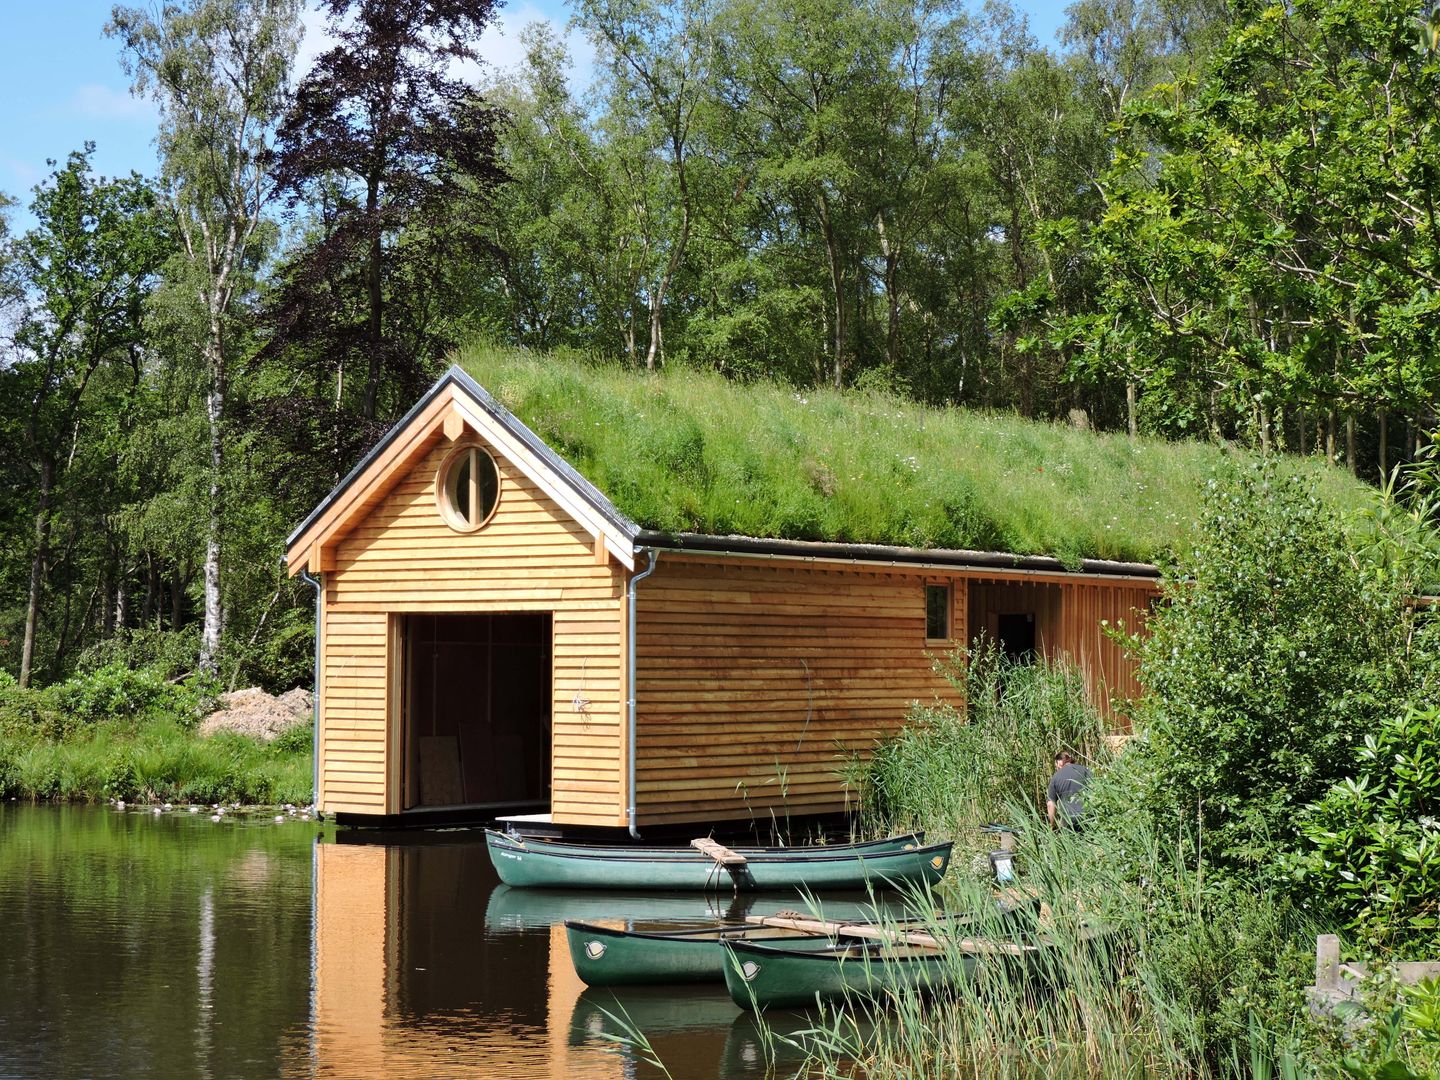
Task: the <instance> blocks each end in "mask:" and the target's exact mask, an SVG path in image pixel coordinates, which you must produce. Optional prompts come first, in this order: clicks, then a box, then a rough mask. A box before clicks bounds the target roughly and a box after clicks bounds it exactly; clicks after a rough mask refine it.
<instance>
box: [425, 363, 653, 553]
mask: <svg viewBox="0 0 1440 1080" xmlns="http://www.w3.org/2000/svg"><path fill="white" fill-rule="evenodd" d="M450 401H451V403H452V404H453V406H454V408H455V410H456V411H457V412H458V413H459V414H460V415H461V416H462V417H463V418H464V420H465V423H466V425H467V426H468V427H469V428H470V429H471V430H472V431H474V432H475V433H476V434H478V435H481V436H483V437H484V438H485V440H486V441H487V442H489V443H490V445H491V446H493V447H495V449H496V450H498V451H500V453H501V455H502V456H503V457H505V458H506V459H507V460H508V461H510V462H512V463H513V464H514V465H515V466H516V467H517V468H518V469H520V470H521V471H522V472H524V473H525V475H526V476H528V477H529V478H530V480H531V481H532V482H533V483H534V484H535V486H536V487H538V488H539V489H540V490H541V491H543V492H544V493H545V494H546V495H548V496H549V497H550V498H551V499H552V500H553V501H554V502H555V503H556V505H558V506H559V507H560V508H561V509H562V510H564V511H565V513H567V514H569V515H570V517H572V518H574V520H575V521H576V522H577V523H578V524H579V525H580V526H581V527H582V528H584V529H585V531H586V532H588V533H589V534H590V535H591V536H592V537H594V538H595V539H596V540H597V541H598V540H600V539H602V538H603V539H604V542H605V548H606V550H608V551H609V552H610V554H611V555H613V556H614V557H615V559H616V561H617V562H619V563H620V565H621V566H623V567H625V569H626V570H634V569H635V549H634V547H633V545H632V544H631V542H630V539H629V537H625V536H622V535H620V534H619V533H618V532H616V531H615V530H614V529H613V528H612V527H611V526H610V523H609V522H607V521H606V520H605V519H604V518H603V517H601V516H600V515H599V514H598V513H596V512H595V511H594V509H592V508H591V507H590V506H589V505H588V504H587V503H586V502H585V500H583V499H581V498H579V497H578V496H577V495H576V493H575V491H574V489H572V488H571V487H570V485H569V484H567V483H566V482H565V481H564V480H563V479H562V478H561V477H559V476H557V475H556V474H555V473H554V471H553V470H551V468H550V467H549V466H548V465H546V464H545V462H543V461H541V460H540V459H538V458H537V457H536V456H535V455H534V454H532V453H531V452H530V449H529V448H528V447H526V446H525V445H524V444H523V443H521V442H520V441H519V440H518V439H516V438H515V437H514V436H513V435H512V434H511V433H510V432H509V431H507V430H505V428H504V427H503V426H502V425H500V424H497V423H496V422H495V421H494V420H492V419H491V417H490V416H489V415H488V414H487V413H485V412H484V411H483V410H481V409H477V408H475V407H474V405H473V404H472V403H471V402H470V400H469V399H468V397H467V396H466V395H465V394H464V392H463V391H460V390H457V389H454V388H452V389H451V398H450Z"/></svg>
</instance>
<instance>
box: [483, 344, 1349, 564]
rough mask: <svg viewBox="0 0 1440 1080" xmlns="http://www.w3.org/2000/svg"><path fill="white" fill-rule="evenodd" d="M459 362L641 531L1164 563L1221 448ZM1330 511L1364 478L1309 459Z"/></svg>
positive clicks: (506, 354) (559, 364)
mask: <svg viewBox="0 0 1440 1080" xmlns="http://www.w3.org/2000/svg"><path fill="white" fill-rule="evenodd" d="M459 362H460V364H461V365H462V366H463V367H464V368H465V369H466V370H467V371H468V372H469V373H470V374H471V375H473V376H474V377H475V378H476V379H477V380H478V381H479V382H480V383H481V384H482V385H483V386H485V387H486V388H487V389H488V390H489V391H490V392H491V393H492V394H494V395H495V396H496V398H497V399H498V400H499V401H500V402H501V403H503V404H504V405H505V406H506V407H507V408H509V409H510V410H511V411H512V412H514V413H515V414H516V415H517V416H518V417H519V418H520V419H521V420H522V421H524V422H525V423H526V424H527V425H529V426H530V427H531V428H532V429H533V430H534V431H535V432H536V433H537V434H538V435H539V436H540V437H541V438H543V439H544V440H545V441H546V442H547V443H549V444H550V445H551V446H552V447H554V448H555V449H556V450H557V451H558V452H559V453H561V454H562V455H563V456H564V457H565V458H566V459H567V460H568V461H570V462H571V463H572V464H573V465H574V466H575V467H576V468H577V469H579V470H580V472H581V473H583V474H584V475H585V476H586V478H587V479H589V480H590V481H591V482H592V483H594V484H595V485H596V486H597V487H599V488H600V490H601V491H603V492H604V493H605V494H606V495H607V496H608V497H609V498H610V499H611V500H612V501H613V502H614V503H615V504H616V505H617V506H618V507H619V508H620V509H621V510H622V511H623V512H624V513H626V514H627V515H629V516H630V517H631V518H633V519H634V520H635V521H636V522H638V523H639V524H641V525H642V526H645V527H647V528H654V529H661V530H671V531H696V532H705V533H713V534H721V535H725V534H740V535H748V536H764V537H779V538H786V539H796V540H830V541H844V542H855V543H880V544H900V545H908V546H915V547H943V548H975V549H985V550H998V551H1013V552H1018V553H1021V554H1045V555H1053V556H1056V557H1059V558H1061V559H1064V560H1067V561H1074V560H1078V559H1081V558H1105V559H1139V560H1145V561H1153V560H1156V559H1159V558H1162V557H1163V556H1164V555H1165V554H1166V553H1168V552H1171V551H1174V550H1177V549H1178V548H1181V547H1183V546H1184V544H1185V542H1186V540H1187V539H1188V538H1189V537H1190V534H1191V530H1192V529H1193V527H1194V522H1195V518H1196V512H1197V509H1198V506H1199V501H1200V497H1201V492H1202V490H1203V488H1204V486H1205V483H1206V481H1208V480H1209V479H1210V477H1211V476H1212V475H1213V474H1214V473H1215V471H1216V468H1217V466H1219V465H1220V464H1221V463H1222V461H1224V460H1225V459H1226V458H1227V456H1229V457H1238V456H1243V455H1237V454H1233V453H1231V452H1228V451H1225V450H1222V449H1220V448H1218V447H1216V446H1214V445H1211V444H1206V443H1198V442H1166V441H1162V440H1158V439H1133V440H1132V439H1129V438H1126V437H1125V436H1123V435H1100V434H1095V433H1093V432H1087V431H1079V430H1076V429H1074V428H1072V427H1068V426H1065V425H1061V424H1053V423H1036V422H1031V421H1025V420H1021V419H1019V418H1017V417H1015V416H1010V415H999V414H985V413H976V412H968V411H963V410H958V409H936V408H930V407H927V406H923V405H918V404H916V403H914V402H911V401H906V400H904V399H901V398H898V397H894V396H891V395H889V394H885V393H879V392H865V391H858V390H850V391H846V392H844V393H836V392H831V391H820V390H806V391H804V392H803V393H800V392H796V391H795V390H793V389H792V388H790V387H784V386H779V385H775V384H772V383H764V382H756V383H750V384H737V383H735V382H733V381H729V380H726V379H724V378H721V377H720V376H718V375H713V374H709V373H705V372H700V371H693V370H685V369H668V370H667V371H665V372H664V373H662V374H656V375H649V376H641V375H637V374H635V373H634V372H631V371H628V370H626V369H623V368H618V367H616V366H614V365H608V366H601V365H588V364H585V363H583V362H579V361H575V360H572V359H567V358H565V357H561V356H553V355H550V356H543V357H540V356H534V355H531V354H528V353H523V352H518V351H515V350H504V349H492V348H487V347H476V348H472V349H470V350H468V351H465V352H463V353H462V355H461V357H460V360H459ZM1283 467H1284V468H1285V469H1287V470H1294V471H1299V472H1303V473H1306V474H1307V475H1311V476H1313V477H1314V478H1315V480H1316V483H1317V485H1318V487H1319V490H1320V491H1321V493H1322V496H1323V498H1324V499H1325V500H1326V502H1327V503H1328V504H1329V505H1331V506H1332V507H1333V508H1335V509H1336V510H1342V509H1345V508H1351V507H1355V506H1359V505H1361V504H1363V503H1366V502H1367V501H1368V500H1369V498H1370V496H1369V494H1368V493H1367V491H1366V489H1365V488H1364V486H1363V485H1361V484H1359V483H1358V482H1356V481H1355V480H1354V479H1353V478H1351V477H1350V476H1349V474H1348V473H1345V472H1343V471H1341V470H1338V469H1334V468H1327V467H1325V466H1324V465H1323V463H1320V462H1319V461H1317V460H1315V459H1308V460H1307V459H1303V458H1287V459H1286V460H1285V462H1284V466H1283Z"/></svg>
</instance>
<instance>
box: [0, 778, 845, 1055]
mask: <svg viewBox="0 0 1440 1080" xmlns="http://www.w3.org/2000/svg"><path fill="white" fill-rule="evenodd" d="M391 835H392V838H393V834H391ZM784 906H789V907H794V906H797V904H796V902H795V901H793V900H791V901H786V900H784V899H780V898H776V899H774V900H765V899H762V900H759V901H753V902H751V901H735V900H734V898H732V897H729V896H723V897H705V896H700V895H685V894H670V895H663V894H662V895H655V896H636V895H629V896H627V895H616V894H607V893H586V892H559V891H554V890H525V889H512V888H509V887H508V886H506V885H503V884H500V883H499V881H498V880H497V879H496V877H495V873H494V870H493V869H492V868H491V866H490V860H489V858H488V856H487V855H486V853H485V846H484V842H483V836H482V834H480V833H478V832H455V833H440V834H430V835H429V836H427V837H424V838H420V837H411V836H405V837H402V838H401V840H400V841H399V842H375V841H373V840H372V839H371V838H370V837H368V836H366V835H365V834H361V833H353V832H344V831H342V832H340V833H338V834H337V833H336V832H335V831H334V830H332V829H325V830H317V828H316V826H315V825H313V824H305V823H302V822H298V821H286V822H284V823H281V824H277V823H274V822H273V821H271V820H270V819H269V818H260V819H258V820H256V819H250V820H225V821H221V822H219V823H216V822H212V821H211V820H210V818H209V814H208V811H207V812H206V813H202V814H190V813H186V812H184V811H183V809H182V810H181V811H178V812H176V811H172V812H169V813H164V814H159V815H157V814H154V813H152V812H150V810H149V809H148V808H142V809H140V810H138V811H137V810H130V809H127V810H125V811H118V810H115V809H112V808H98V807H69V806H65V807H49V806H42V807H31V806H21V805H18V804H14V803H8V804H4V805H0V1078H4V1080H10V1078H22V1077H23V1078H26V1080H29V1078H46V1080H48V1078H51V1077H65V1078H69V1077H77V1078H78V1077H111V1076H127V1077H128V1076H164V1077H190V1076H193V1077H200V1078H206V1080H209V1078H216V1080H219V1078H222V1077H269V1076H285V1077H292V1076H293V1077H450V1076H477V1077H495V1078H509V1077H538V1078H550V1077H554V1078H560V1077H575V1078H577V1080H592V1078H593V1080H602V1078H619V1077H650V1076H660V1075H663V1074H662V1073H660V1072H659V1071H658V1070H656V1069H655V1068H653V1067H652V1066H650V1065H649V1064H648V1063H647V1062H646V1061H645V1060H644V1055H643V1054H641V1053H639V1052H636V1051H629V1052H627V1051H626V1050H625V1048H624V1047H619V1046H617V1044H616V1043H615V1042H614V1040H613V1038H607V1035H609V1036H613V1035H615V1034H616V1033H617V1029H616V1025H615V1023H614V1021H613V1020H612V1019H611V1018H610V1017H611V1016H613V1015H615V1014H617V1013H619V1012H621V1011H622V1010H623V1012H624V1013H625V1014H627V1015H628V1016H629V1017H630V1019H631V1021H632V1022H633V1024H634V1025H635V1026H636V1027H637V1028H639V1029H640V1030H641V1031H643V1032H644V1034H645V1035H646V1037H647V1039H648V1040H649V1042H650V1044H651V1046H652V1048H653V1052H654V1053H655V1054H656V1055H657V1056H658V1057H659V1059H660V1060H661V1061H663V1062H664V1063H665V1066H666V1068H667V1069H668V1070H669V1072H670V1074H671V1075H672V1076H674V1077H675V1078H676V1080H688V1078H691V1077H694V1078H697V1080H698V1078H702V1077H703V1078H710V1077H761V1076H764V1075H766V1066H765V1053H764V1049H763V1042H762V1039H761V1036H760V1033H759V1031H758V1030H757V1028H756V1025H755V1023H754V1021H753V1020H752V1019H751V1018H750V1017H749V1016H748V1014H742V1013H741V1012H740V1011H739V1010H738V1009H737V1008H735V1006H734V1005H733V1004H732V1003H731V1002H730V1000H729V998H728V997H727V996H726V994H725V991H724V988H723V987H717V988H714V989H710V988H697V989H688V988H675V987H668V988H659V989H657V990H655V991H650V992H646V991H641V990H630V991H622V992H619V993H618V996H617V993H615V992H611V991H603V992H597V991H594V990H587V989H586V988H585V987H584V985H583V984H582V983H581V982H580V981H579V980H578V979H577V978H576V976H575V973H574V970H573V968H572V966H571V963H570V957H569V952H568V949H567V947H566V943H565V933H564V928H563V927H562V925H561V923H562V921H563V920H564V919H567V918H578V919H586V920H589V921H600V922H606V923H609V924H610V925H617V926H618V925H624V924H625V923H626V922H628V921H630V920H635V921H637V922H646V923H653V924H661V923H686V922H693V921H700V920H705V919H714V918H716V917H719V916H731V917H734V916H739V915H743V914H746V913H753V912H756V911H760V912H763V911H765V910H775V909H777V908H779V907H784ZM836 914H841V912H839V911H836ZM607 1014H609V1015H607ZM772 1022H776V1023H777V1025H778V1026H779V1027H780V1028H781V1029H782V1030H783V1029H786V1028H790V1029H798V1028H800V1027H803V1026H805V1024H806V1023H807V1022H808V1021H807V1019H806V1018H805V1017H804V1016H803V1015H800V1014H797V1015H793V1016H781V1017H775V1018H772Z"/></svg>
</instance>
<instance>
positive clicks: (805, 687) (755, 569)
mask: <svg viewBox="0 0 1440 1080" xmlns="http://www.w3.org/2000/svg"><path fill="white" fill-rule="evenodd" d="M927 584H946V585H949V587H950V595H951V607H950V626H951V633H952V635H954V637H953V638H952V640H951V641H949V642H947V641H929V640H927V639H926V637H925V632H926V610H925V586H926V585H927ZM1155 593H1156V590H1155V588H1154V587H1152V586H1150V585H1149V584H1147V583H1145V582H1133V583H1132V582H1129V581H1110V580H1105V581H1090V580H1085V579H1065V578H1055V579H1049V578H1047V579H1046V580H1043V581H1041V580H1036V579H1034V578H1032V577H1026V578H1017V577H1007V576H1005V575H1001V574H995V573H994V572H993V571H990V572H977V571H974V570H970V571H965V570H956V571H943V570H939V571H937V570H935V569H933V568H928V567H927V568H915V569H913V570H907V569H900V568H895V569H890V568H887V569H884V570H878V569H877V570H867V569H864V568H845V567H837V566H835V565H833V564H811V565H804V566H799V565H795V564H794V563H790V564H787V563H785V562H784V561H782V560H775V561H773V562H762V561H758V560H743V559H726V558H725V557H724V556H686V555H680V554H677V553H673V552H667V553H665V554H664V555H663V556H662V557H661V560H660V565H659V569H658V570H657V571H656V572H655V574H654V575H653V576H652V577H650V578H648V579H647V580H646V581H644V582H643V583H642V584H641V586H640V589H639V599H638V612H637V623H638V625H637V628H636V652H637V676H636V688H637V700H638V705H637V708H638V730H637V764H636V788H637V802H638V804H639V818H640V821H641V823H642V824H645V823H649V824H662V823H680V822H687V821H697V822H701V821H710V820H723V819H726V818H737V817H747V816H750V815H759V816H768V815H769V814H770V813H776V814H784V813H791V814H801V813H820V812H829V811H834V810H841V809H845V808H846V807H847V806H849V805H852V804H853V795H852V793H850V792H847V791H846V790H845V787H844V784H843V782H842V780H841V779H840V775H839V774H840V770H841V767H842V765H843V763H844V761H845V760H846V759H847V758H848V757H850V756H854V755H859V756H862V757H863V756H865V755H867V754H868V753H869V752H870V750H871V749H872V748H873V746H874V744H875V740H876V738H877V737H878V736H882V735H884V734H887V733H889V732H892V731H894V730H895V729H896V728H897V727H898V726H899V725H900V724H901V723H902V722H903V720H904V717H905V714H906V713H907V711H908V709H909V706H910V703H911V702H913V701H916V700H921V701H928V700H934V699H935V698H937V697H938V698H942V699H945V700H949V701H951V702H952V703H954V704H957V705H959V704H961V702H960V701H959V700H958V698H957V695H956V694H955V693H954V691H953V689H952V688H951V687H950V686H949V684H948V683H946V682H945V681H944V680H942V679H940V678H938V677H937V676H936V675H935V674H934V673H933V671H932V669H931V657H932V656H933V655H935V654H936V653H938V652H942V651H944V650H945V649H947V648H949V647H952V646H953V645H954V644H958V643H959V641H961V640H965V639H969V638H972V637H974V636H979V635H982V634H984V633H987V632H988V633H993V632H994V629H995V628H994V626H992V625H991V624H992V623H995V622H996V620H997V617H998V616H999V615H1004V614H1014V613H1024V612H1030V613H1033V614H1034V615H1035V624H1036V625H1035V629H1036V635H1035V636H1036V647H1037V649H1038V650H1039V651H1041V652H1043V653H1045V654H1046V655H1050V656H1064V657H1066V658H1067V659H1069V660H1070V661H1071V662H1073V663H1075V664H1077V665H1079V666H1080V667H1081V668H1082V669H1083V670H1084V672H1085V675H1086V679H1087V683H1088V685H1089V688H1090V692H1091V695H1092V698H1093V699H1094V700H1095V701H1096V703H1097V704H1098V705H1099V706H1100V707H1101V708H1103V709H1105V710H1107V711H1110V712H1112V714H1113V713H1115V712H1117V711H1118V706H1119V705H1120V703H1121V701H1122V699H1124V698H1127V697H1133V696H1135V694H1137V693H1138V691H1139V686H1138V683H1137V682H1136V679H1135V670H1134V664H1133V662H1131V661H1130V660H1129V659H1128V658H1127V657H1126V656H1125V654H1124V650H1123V648H1122V647H1121V646H1119V645H1118V644H1116V643H1115V642H1113V641H1111V640H1110V639H1109V637H1108V636H1107V634H1106V632H1105V629H1106V621H1108V625H1110V626H1114V625H1116V624H1118V623H1119V622H1120V621H1122V620H1123V621H1124V622H1125V624H1126V625H1127V626H1129V627H1132V628H1133V627H1136V626H1137V625H1139V624H1141V623H1143V616H1144V613H1145V612H1146V611H1148V605H1149V603H1150V601H1151V598H1152V597H1153V596H1154V595H1155Z"/></svg>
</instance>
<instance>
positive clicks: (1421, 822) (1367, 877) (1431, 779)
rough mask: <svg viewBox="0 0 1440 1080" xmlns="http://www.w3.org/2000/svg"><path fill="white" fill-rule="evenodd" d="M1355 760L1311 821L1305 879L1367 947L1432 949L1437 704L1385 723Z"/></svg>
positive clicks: (1439, 883)
mask: <svg viewBox="0 0 1440 1080" xmlns="http://www.w3.org/2000/svg"><path fill="white" fill-rule="evenodd" d="M1355 759H1356V764H1357V765H1358V767H1356V768H1354V769H1353V771H1352V772H1351V775H1350V776H1348V777H1346V778H1345V779H1344V780H1342V781H1340V782H1339V783H1337V784H1336V785H1335V786H1334V787H1332V788H1331V789H1330V790H1329V791H1328V792H1327V793H1326V794H1325V796H1324V797H1323V798H1321V799H1320V800H1319V801H1318V802H1317V803H1316V804H1315V805H1314V806H1313V807H1312V808H1311V810H1310V812H1309V814H1308V815H1307V816H1306V818H1305V821H1304V825H1303V831H1304V836H1305V840H1306V841H1307V842H1308V845H1309V848H1308V850H1306V851H1305V852H1303V853H1302V854H1301V856H1300V857H1299V858H1298V859H1297V860H1296V864H1295V865H1296V869H1297V873H1298V876H1299V878H1300V881H1301V882H1302V885H1303V887H1304V888H1305V889H1306V890H1307V891H1312V892H1315V893H1318V894H1320V895H1323V896H1325V897H1326V898H1328V899H1329V901H1330V902H1331V903H1332V904H1333V906H1334V907H1335V908H1336V909H1337V910H1338V912H1339V913H1340V914H1341V916H1342V917H1343V918H1344V919H1345V920H1346V923H1345V925H1346V927H1347V928H1348V929H1350V930H1353V931H1354V932H1356V934H1358V935H1359V936H1360V938H1361V939H1362V941H1364V942H1365V943H1366V944H1368V945H1370V946H1371V947H1375V948H1381V949H1389V948H1395V947H1403V946H1405V945H1409V944H1412V943H1414V944H1419V943H1422V942H1423V943H1425V944H1427V945H1430V946H1432V947H1433V945H1434V943H1435V941H1436V940H1437V937H1440V934H1437V931H1440V708H1437V707H1435V706H1430V707H1428V708H1418V707H1411V708H1409V709H1407V710H1406V711H1405V712H1404V713H1402V714H1401V715H1399V716H1393V717H1387V718H1385V719H1384V720H1382V721H1381V722H1380V723H1379V725H1378V727H1377V728H1376V729H1375V730H1374V731H1372V732H1370V733H1369V734H1367V735H1366V736H1365V739H1364V743H1363V744H1362V745H1361V746H1360V748H1359V749H1358V750H1357V751H1356V753H1355ZM1429 958H1430V957H1428V956H1425V957H1418V956H1417V959H1429Z"/></svg>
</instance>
